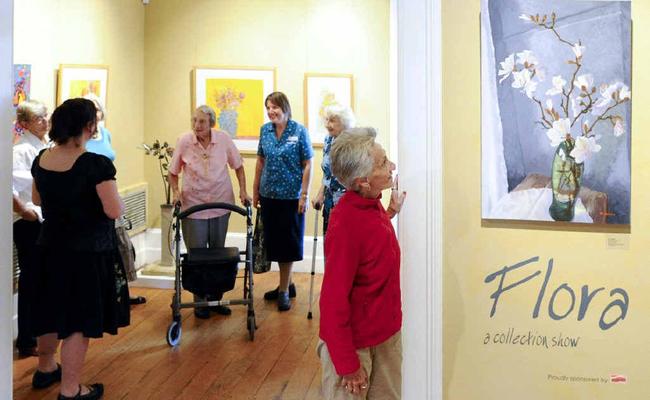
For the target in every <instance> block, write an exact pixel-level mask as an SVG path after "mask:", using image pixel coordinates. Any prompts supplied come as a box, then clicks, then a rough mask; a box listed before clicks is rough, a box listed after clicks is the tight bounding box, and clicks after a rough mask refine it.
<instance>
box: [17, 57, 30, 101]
mask: <svg viewBox="0 0 650 400" xmlns="http://www.w3.org/2000/svg"><path fill="white" fill-rule="evenodd" d="M31 86H32V66H31V65H30V64H14V93H13V96H12V98H13V105H14V107H18V104H20V103H22V102H23V101H25V100H29V93H30V91H31Z"/></svg>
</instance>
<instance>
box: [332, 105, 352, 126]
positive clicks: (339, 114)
mask: <svg viewBox="0 0 650 400" xmlns="http://www.w3.org/2000/svg"><path fill="white" fill-rule="evenodd" d="M332 117H336V118H338V119H339V120H341V125H343V130H346V129H350V128H352V127H353V126H355V125H356V124H357V119H356V118H355V117H354V113H353V112H352V110H351V109H350V107H347V106H342V105H340V104H334V105H331V106H328V107H327V108H326V109H325V120H327V119H329V118H332Z"/></svg>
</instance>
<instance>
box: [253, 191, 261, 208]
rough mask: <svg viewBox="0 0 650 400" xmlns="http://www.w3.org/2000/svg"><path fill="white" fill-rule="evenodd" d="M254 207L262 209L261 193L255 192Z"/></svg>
mask: <svg viewBox="0 0 650 400" xmlns="http://www.w3.org/2000/svg"><path fill="white" fill-rule="evenodd" d="M253 207H255V208H260V192H258V191H255V192H253Z"/></svg>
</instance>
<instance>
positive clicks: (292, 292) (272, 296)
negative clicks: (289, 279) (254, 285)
mask: <svg viewBox="0 0 650 400" xmlns="http://www.w3.org/2000/svg"><path fill="white" fill-rule="evenodd" d="M279 291H280V288H279V287H276V288H275V289H273V290H270V291H268V292H266V293H264V300H277V299H278V292H279ZM289 297H291V298H294V297H296V285H294V284H293V283H291V284H289Z"/></svg>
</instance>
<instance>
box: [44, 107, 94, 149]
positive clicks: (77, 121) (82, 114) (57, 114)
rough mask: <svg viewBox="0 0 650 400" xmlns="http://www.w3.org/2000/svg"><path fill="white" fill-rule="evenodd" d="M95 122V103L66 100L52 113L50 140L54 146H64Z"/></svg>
mask: <svg viewBox="0 0 650 400" xmlns="http://www.w3.org/2000/svg"><path fill="white" fill-rule="evenodd" d="M96 121H97V107H95V103H93V102H92V101H90V100H87V99H82V98H77V99H69V100H66V101H64V102H63V104H61V105H60V106H58V107H57V108H56V110H54V112H53V113H52V119H51V122H52V127H51V129H50V133H49V136H50V139H51V140H52V141H53V142H54V143H56V144H65V143H67V142H68V140H70V139H73V138H78V137H79V136H81V134H82V133H83V130H84V128H85V127H86V126H88V124H92V123H95V122H96Z"/></svg>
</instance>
